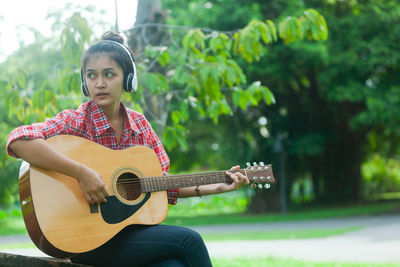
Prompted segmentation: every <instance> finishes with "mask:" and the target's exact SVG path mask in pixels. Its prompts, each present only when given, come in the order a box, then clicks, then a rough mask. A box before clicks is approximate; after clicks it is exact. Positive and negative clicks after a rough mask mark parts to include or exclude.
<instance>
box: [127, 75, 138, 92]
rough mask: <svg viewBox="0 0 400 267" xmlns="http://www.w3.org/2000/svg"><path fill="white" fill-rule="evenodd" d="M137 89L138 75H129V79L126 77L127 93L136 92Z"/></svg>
mask: <svg viewBox="0 0 400 267" xmlns="http://www.w3.org/2000/svg"><path fill="white" fill-rule="evenodd" d="M137 87H138V80H137V77H136V75H133V74H132V73H129V74H128V77H126V86H125V91H127V92H128V93H132V92H136V90H137Z"/></svg>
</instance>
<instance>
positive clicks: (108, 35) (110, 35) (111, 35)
mask: <svg viewBox="0 0 400 267" xmlns="http://www.w3.org/2000/svg"><path fill="white" fill-rule="evenodd" d="M101 40H103V41H106V40H108V41H114V42H117V43H120V44H124V38H123V37H122V36H121V35H119V34H118V33H115V32H112V31H108V32H105V33H104V34H103V36H102V37H101Z"/></svg>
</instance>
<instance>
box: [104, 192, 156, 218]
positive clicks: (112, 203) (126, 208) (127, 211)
mask: <svg viewBox="0 0 400 267" xmlns="http://www.w3.org/2000/svg"><path fill="white" fill-rule="evenodd" d="M150 195H151V193H150V192H148V193H146V195H145V197H144V198H143V200H142V201H141V202H140V203H138V204H136V205H127V204H124V203H122V202H121V201H119V200H118V198H117V197H115V196H107V197H106V199H107V202H106V203H102V204H100V210H101V216H102V217H103V220H104V221H105V222H106V223H109V224H116V223H120V222H122V221H124V220H126V219H127V218H129V217H130V216H132V215H133V214H134V213H135V212H137V211H138V210H139V209H140V208H141V207H142V206H143V205H144V204H145V203H146V202H147V200H149V198H150Z"/></svg>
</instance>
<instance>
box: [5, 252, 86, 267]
mask: <svg viewBox="0 0 400 267" xmlns="http://www.w3.org/2000/svg"><path fill="white" fill-rule="evenodd" d="M0 266H2V267H9V266H10V267H11V266H12V267H15V266H21V267H22V266H29V267H84V266H86V267H87V266H88V265H82V264H76V263H72V262H70V261H69V260H68V259H56V258H49V257H32V256H22V255H17V254H9V253H3V252H0Z"/></svg>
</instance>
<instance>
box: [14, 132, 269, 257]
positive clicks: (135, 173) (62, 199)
mask: <svg viewBox="0 0 400 267" xmlns="http://www.w3.org/2000/svg"><path fill="white" fill-rule="evenodd" d="M47 142H48V144H50V146H51V147H53V148H54V149H56V150H57V151H59V152H60V153H62V154H64V155H66V156H68V157H70V158H72V159H74V160H76V161H78V162H81V163H83V164H85V165H86V166H88V167H90V168H93V169H94V170H96V171H97V172H98V173H99V174H100V175H101V177H102V178H103V180H104V183H105V184H106V186H107V188H108V190H109V193H110V195H109V196H108V197H107V202H106V203H102V204H96V205H89V203H88V202H87V201H86V199H85V197H84V195H83V193H82V190H81V189H80V187H79V184H78V182H77V181H76V180H75V179H74V178H72V177H69V176H66V175H63V174H60V173H58V172H54V171H48V170H44V169H41V168H38V167H35V166H25V164H23V165H24V166H25V167H24V166H21V169H20V180H19V193H20V201H21V209H22V213H23V217H24V221H25V225H26V228H27V230H28V233H29V235H30V237H31V239H32V241H33V242H34V243H35V244H36V246H37V247H38V248H39V249H40V250H41V251H43V252H44V253H46V254H48V255H50V256H53V257H58V258H65V257H69V256H71V255H73V254H76V253H82V252H87V251H90V250H93V249H95V248H97V247H99V246H101V245H102V244H104V243H105V242H107V241H108V240H109V239H111V238H112V237H113V236H115V235H116V234H117V233H118V232H120V231H121V230H122V229H123V228H125V227H126V226H128V225H132V224H145V225H153V224H158V223H161V222H162V221H163V220H164V219H165V217H166V216H167V212H168V200H167V194H166V190H170V189H174V188H184V187H191V186H197V185H205V184H215V183H231V182H232V179H231V178H230V177H229V176H227V175H226V174H225V171H218V172H204V173H196V174H185V175H184V174H179V175H168V176H163V175H162V170H161V166H160V162H159V160H158V158H157V156H156V154H155V153H154V151H153V150H152V149H150V148H149V147H146V146H135V147H131V148H129V149H124V150H111V149H108V148H106V147H104V146H102V145H99V144H97V143H94V142H92V141H89V140H87V139H84V138H81V137H76V136H71V135H59V136H55V137H52V138H49V139H47ZM27 165H29V164H27ZM239 171H240V172H241V173H243V174H244V175H246V176H247V177H248V178H249V180H250V181H251V182H252V183H254V184H255V185H256V186H257V187H264V186H265V187H269V185H270V183H273V182H274V176H273V173H272V168H271V166H270V165H266V166H263V164H260V165H257V166H251V167H248V168H247V169H241V170H239Z"/></svg>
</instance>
